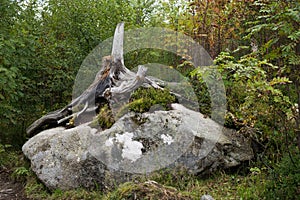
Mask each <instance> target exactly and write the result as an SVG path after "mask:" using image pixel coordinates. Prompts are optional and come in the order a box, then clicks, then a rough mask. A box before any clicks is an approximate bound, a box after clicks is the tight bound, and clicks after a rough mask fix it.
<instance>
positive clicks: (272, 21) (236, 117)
mask: <svg viewBox="0 0 300 200" xmlns="http://www.w3.org/2000/svg"><path fill="white" fill-rule="evenodd" d="M42 2H43V3H42ZM42 2H41V1H35V0H28V1H11V0H0V23H1V26H0V27H1V28H0V169H1V168H2V167H3V166H6V165H8V163H10V162H11V161H12V160H14V159H11V157H17V155H15V154H16V152H15V150H20V147H21V146H22V144H24V142H25V141H26V134H25V129H26V127H27V126H28V125H29V124H30V123H32V122H33V121H34V120H35V119H37V118H39V117H40V116H41V115H43V114H45V113H47V112H49V111H53V110H56V109H58V108H61V107H62V106H64V105H66V104H67V103H68V102H70V101H71V96H72V86H73V83H74V80H75V76H76V74H77V71H78V69H79V67H80V65H81V63H82V61H83V59H84V58H85V57H86V56H87V55H88V54H89V53H90V51H91V50H92V49H93V48H94V47H95V46H96V45H98V44H99V43H100V42H101V41H103V40H105V39H106V38H108V37H111V36H112V35H113V32H114V28H115V26H116V24H117V23H119V22H120V21H125V22H126V28H127V29H131V28H137V27H152V26H162V27H167V28H171V29H172V30H176V31H178V32H182V33H184V34H185V35H187V36H190V37H192V38H193V39H194V40H195V41H197V42H199V43H200V44H201V45H202V46H203V47H204V48H205V49H206V50H207V51H208V52H209V54H210V55H211V57H212V58H213V59H214V61H215V65H214V66H212V67H213V68H215V69H217V70H218V71H219V72H220V74H221V75H222V78H223V81H224V84H225V87H226V95H227V113H226V117H225V118H226V122H225V125H226V126H228V127H231V128H235V129H237V130H238V131H239V133H240V134H244V135H245V136H246V137H250V138H252V140H253V144H254V146H255V150H256V153H257V154H256V160H254V161H253V162H251V163H250V164H249V166H248V168H247V169H248V173H247V172H245V170H243V176H241V175H240V174H235V175H225V174H224V175H223V176H222V177H223V179H224V182H225V183H228V184H227V185H224V187H232V188H234V189H233V190H234V192H236V193H235V195H236V196H241V197H244V198H246V199H257V198H263V197H266V198H268V199H270V198H271V199H274V198H278V199H290V198H295V197H296V196H297V195H298V196H299V195H300V194H299V193H300V185H299V181H300V180H299V177H300V175H299V174H300V171H299V168H300V166H299V165H300V163H299V160H300V155H299V149H300V113H299V105H300V70H299V69H300V43H299V41H300V29H299V27H300V3H299V1H297V0H289V1H285V0H279V1H268V0H249V1H239V0H232V1H225V0H189V1H184V0H181V1H178V0H177V1H175V0H169V1H154V0H129V1H124V0H112V1H106V0H74V1H62V0H48V1H42ZM179 51H182V52H184V50H179ZM182 52H180V53H181V54H182ZM125 58H126V60H125V62H126V65H127V66H128V67H130V66H131V67H136V65H137V64H141V63H147V62H153V61H157V62H159V61H160V62H161V63H164V64H167V65H172V66H173V68H175V69H177V70H178V71H180V72H181V73H182V74H184V75H185V76H186V77H187V78H190V82H191V83H192V84H193V87H194V89H195V93H196V94H197V95H198V98H199V99H198V100H199V102H200V110H201V111H202V112H203V113H205V114H207V115H210V100H209V94H208V91H207V87H206V83H205V82H204V81H203V77H205V76H209V75H211V74H209V73H208V72H207V71H203V70H202V69H200V68H199V69H195V68H194V67H192V66H190V63H189V62H188V61H182V60H180V58H178V56H176V55H173V54H170V53H166V52H161V51H160V50H153V49H143V50H140V51H136V52H130V53H128V55H125ZM196 67H197V66H196ZM12 149H13V150H14V151H13V152H11V153H8V151H9V152H10V151H11V150H12ZM9 166H10V167H11V168H12V169H13V168H14V167H18V168H17V169H18V170H19V171H18V170H17V171H15V176H18V177H20V176H24V175H26V176H29V174H30V172H29V171H28V166H22V167H21V166H20V163H16V164H15V165H12V164H9ZM20 167H21V168H20ZM20 169H21V170H20ZM250 169H251V170H250ZM16 174H17V175H16ZM176 178H178V177H175V179H176ZM173 179H174V176H173V177H172V178H170V177H169V178H167V177H165V179H164V180H163V181H162V180H159V178H158V179H157V180H159V181H160V183H162V184H166V185H171V186H172V187H176V188H178V187H181V185H180V184H179V183H178V184H175V183H176V181H173V182H172V181H171V180H173ZM229 179H230V180H229ZM237 179H239V181H237ZM260 179H262V181H261V182H260V181H259V180H260ZM235 181H236V182H235ZM179 182H180V181H179ZM184 183H186V185H185V186H184V187H182V188H178V190H180V191H185V192H190V193H191V195H192V196H193V192H195V190H193V188H194V189H199V190H201V187H204V185H205V184H210V185H214V184H219V183H220V182H218V181H216V180H212V181H211V180H210V179H209V180H206V181H201V180H198V179H197V178H196V179H189V180H187V179H185V180H182V184H184ZM30 184H31V182H30V181H29V185H30ZM31 187H33V186H32V185H31ZM212 187H213V188H214V186H212ZM123 188H124V186H123ZM262 188H263V189H262ZM31 189H32V188H31ZM214 189H215V190H214V191H207V190H203V188H202V190H201V191H203V192H209V193H211V194H214V195H215V196H216V197H221V196H222V195H227V194H225V193H223V192H224V191H222V190H220V189H218V188H214ZM227 189H228V188H227ZM120 190H121V189H120ZM35 191H39V192H41V191H40V190H35ZM232 192H233V191H229V193H230V194H231V193H232ZM58 193H59V192H57V193H56V194H54V195H58ZM82 194H84V192H82ZM197 194H198V193H197ZM31 195H32V194H31ZM48 195H49V194H48ZM60 195H61V196H63V195H62V194H60ZM112 195H113V194H112ZM251 195H253V196H251ZM236 196H234V195H233V196H230V195H229V196H228V197H236ZM53 198H55V197H53ZM74 198H75V197H74ZM91 198H92V197H91ZM224 198H225V197H224Z"/></svg>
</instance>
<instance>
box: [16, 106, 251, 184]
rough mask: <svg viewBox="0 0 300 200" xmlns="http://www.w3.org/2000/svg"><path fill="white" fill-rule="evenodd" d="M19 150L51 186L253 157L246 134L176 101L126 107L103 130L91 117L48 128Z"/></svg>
mask: <svg viewBox="0 0 300 200" xmlns="http://www.w3.org/2000/svg"><path fill="white" fill-rule="evenodd" d="M22 150H23V152H24V154H25V155H26V156H27V157H28V158H29V159H30V161H31V166H32V170H33V171H34V172H35V173H36V174H37V176H38V177H39V179H40V180H41V181H42V182H44V183H45V185H46V186H47V187H48V188H49V189H56V188H60V189H71V188H78V187H86V188H91V187H94V186H96V185H97V186H100V187H101V188H102V189H105V188H111V187H113V186H114V185H115V184H116V183H121V182H125V181H128V180H132V179H134V178H135V177H140V176H144V175H149V174H151V173H153V172H156V171H158V170H163V169H168V170H169V169H174V170H176V169H177V168H180V167H184V168H185V169H187V170H188V171H189V172H190V173H193V174H199V173H206V172H212V171H215V170H216V169H217V168H228V167H233V166H237V165H239V164H240V163H241V162H243V161H246V160H249V159H251V158H252V157H253V153H252V150H251V147H250V143H249V141H247V140H246V139H245V138H243V137H241V136H238V135H236V133H235V131H233V130H229V129H226V128H224V127H222V126H220V125H219V124H218V123H216V122H214V121H213V120H211V119H209V118H205V117H204V116H203V115H202V114H201V113H199V112H195V111H192V110H189V109H187V108H185V107H184V106H182V105H180V104H172V110H169V111H154V112H152V113H143V114H138V115H137V114H136V113H132V112H130V113H127V114H125V115H124V116H123V117H121V118H120V119H118V120H117V121H116V122H115V123H114V125H113V126H112V127H111V128H109V129H106V130H103V131H101V130H98V129H96V128H93V127H91V126H90V125H89V123H86V124H82V125H79V126H77V127H75V128H72V129H65V128H54V129H49V130H46V131H43V132H41V133H39V134H37V135H36V136H34V137H32V138H31V139H29V140H28V141H27V142H26V143H25V145H24V146H23V149H22Z"/></svg>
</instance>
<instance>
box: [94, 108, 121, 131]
mask: <svg viewBox="0 0 300 200" xmlns="http://www.w3.org/2000/svg"><path fill="white" fill-rule="evenodd" d="M114 123H115V118H114V115H113V113H112V111H111V109H110V108H109V106H108V105H107V104H104V105H103V106H102V107H101V109H100V111H99V114H98V115H97V116H96V118H95V119H94V120H93V121H92V123H91V124H90V126H91V127H93V128H97V127H99V126H100V127H101V128H102V129H108V128H110V127H111V126H112V125H113V124H114Z"/></svg>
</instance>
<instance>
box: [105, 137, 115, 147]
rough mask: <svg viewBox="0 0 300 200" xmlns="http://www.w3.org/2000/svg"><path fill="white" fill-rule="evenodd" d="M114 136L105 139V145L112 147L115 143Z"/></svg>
mask: <svg viewBox="0 0 300 200" xmlns="http://www.w3.org/2000/svg"><path fill="white" fill-rule="evenodd" d="M113 140H114V138H108V140H106V141H105V146H107V147H110V146H112V145H113V144H114V142H113Z"/></svg>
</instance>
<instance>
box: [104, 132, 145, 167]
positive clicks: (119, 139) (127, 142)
mask: <svg viewBox="0 0 300 200" xmlns="http://www.w3.org/2000/svg"><path fill="white" fill-rule="evenodd" d="M132 138H133V133H128V132H125V133H124V134H122V135H121V134H116V137H113V138H109V139H108V140H106V142H105V145H106V146H112V145H113V144H114V141H115V142H116V143H119V144H122V148H123V149H122V157H123V158H126V159H128V160H130V161H132V162H135V161H136V160H137V159H139V158H140V157H141V156H142V148H143V144H142V143H140V142H138V141H134V140H132Z"/></svg>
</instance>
